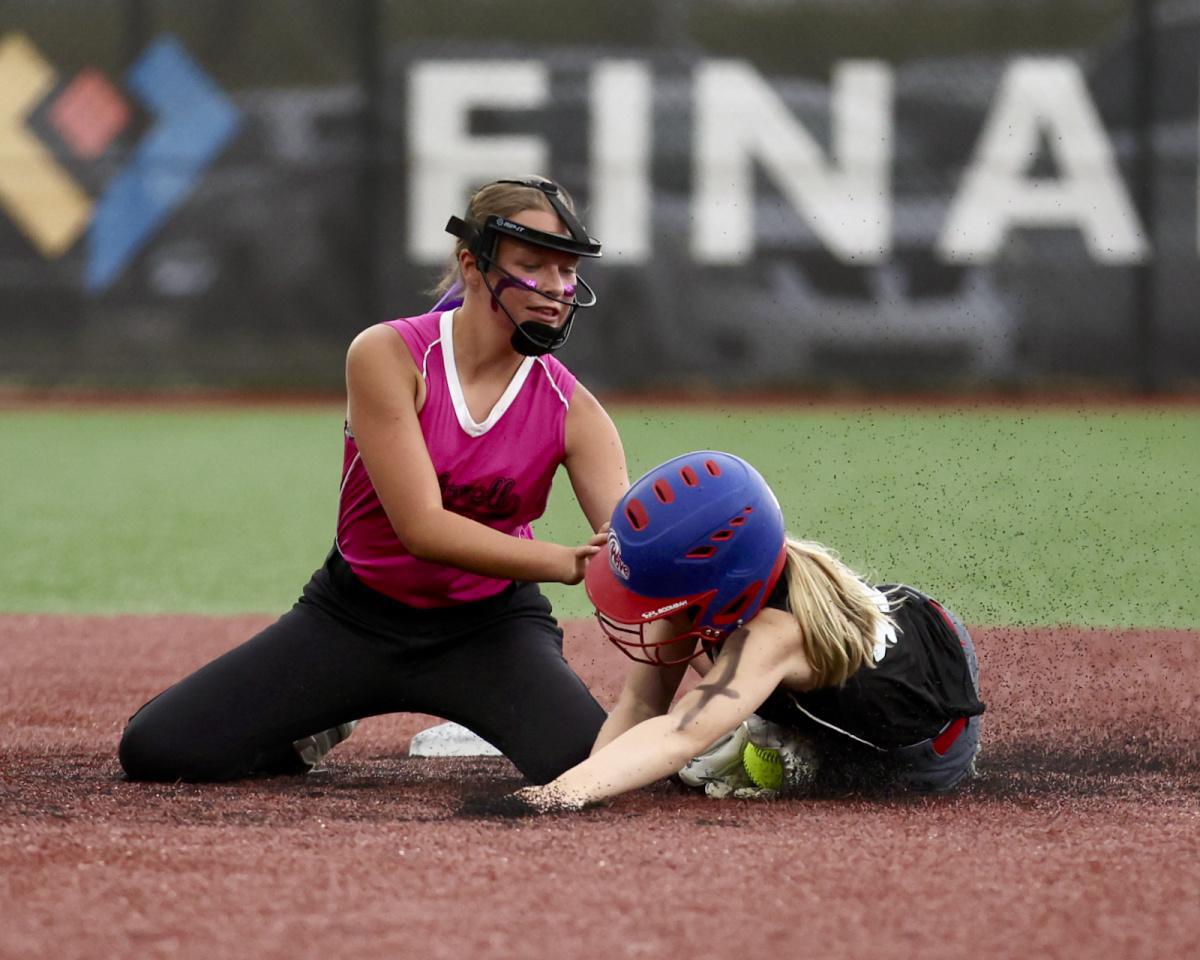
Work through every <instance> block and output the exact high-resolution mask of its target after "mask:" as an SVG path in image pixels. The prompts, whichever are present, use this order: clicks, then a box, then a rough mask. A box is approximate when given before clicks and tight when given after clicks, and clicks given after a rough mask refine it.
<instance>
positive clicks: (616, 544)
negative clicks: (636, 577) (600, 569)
mask: <svg viewBox="0 0 1200 960" xmlns="http://www.w3.org/2000/svg"><path fill="white" fill-rule="evenodd" d="M608 565H609V567H611V568H612V572H613V573H615V574H616V575H617V576H618V577H620V578H621V579H622V580H628V579H629V564H627V563H626V562H625V561H624V560H622V559H621V541H620V540H618V539H617V535H616V534H615V533H613V532H611V531H610V532H609V534H608Z"/></svg>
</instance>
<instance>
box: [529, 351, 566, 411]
mask: <svg viewBox="0 0 1200 960" xmlns="http://www.w3.org/2000/svg"><path fill="white" fill-rule="evenodd" d="M534 359H535V360H537V365H538V366H539V367H541V368H542V372H543V373H545V374H546V379H547V380H549V381H550V386H551V387H553V388H554V392H555V393H557V394H558V399H559V400H561V401H562V405H563V407H564V408H565V409H567V410H570V409H571V405H570V404H569V403H567V398H566V397H564V396H563V392H562V391H561V390H559V389H558V384H557V383H555V382H554V377H553V376H551V374H550V368H549V367H548V366H546V358H545V357H535V358H534Z"/></svg>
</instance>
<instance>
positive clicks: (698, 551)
mask: <svg viewBox="0 0 1200 960" xmlns="http://www.w3.org/2000/svg"><path fill="white" fill-rule="evenodd" d="M716 552H717V548H716V547H711V546H704V547H695V548H693V549H691V550H689V551H688V552H687V553H686V554H684V556H686V557H687V558H688V559H689V560H707V559H708V558H709V557H711V556H712V555H713V554H714V553H716Z"/></svg>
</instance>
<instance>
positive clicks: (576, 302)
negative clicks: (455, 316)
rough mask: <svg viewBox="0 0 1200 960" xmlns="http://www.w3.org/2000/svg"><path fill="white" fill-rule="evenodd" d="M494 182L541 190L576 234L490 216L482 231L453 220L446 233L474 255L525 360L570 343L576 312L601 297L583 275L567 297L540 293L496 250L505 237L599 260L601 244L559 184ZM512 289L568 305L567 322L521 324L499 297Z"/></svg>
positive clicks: (450, 221) (463, 221) (453, 218)
mask: <svg viewBox="0 0 1200 960" xmlns="http://www.w3.org/2000/svg"><path fill="white" fill-rule="evenodd" d="M493 182H494V183H510V184H514V185H516V186H521V187H528V188H529V189H532V190H539V191H541V193H542V195H543V196H544V197H545V198H546V200H547V201H548V202H549V203H550V206H551V207H552V208H553V210H554V213H555V215H556V216H557V217H558V218H559V219H560V220H561V221H562V222H563V223H564V224H566V227H567V230H568V232H569V233H570V234H571V235H570V236H569V237H564V236H562V235H561V234H557V233H548V232H546V231H544V230H537V229H534V228H533V227H527V226H525V225H524V224H521V223H517V222H516V221H514V220H511V219H510V218H508V217H503V216H497V215H492V216H489V217H488V218H487V219H486V220H485V221H484V224H483V226H482V228H480V227H476V226H475V225H474V224H472V223H470V222H469V221H467V220H464V219H462V218H461V217H451V218H450V219H449V221H448V222H447V223H446V232H447V233H450V234H453V235H454V236H456V237H458V238H459V239H460V240H462V241H463V242H464V245H465V246H466V249H467V250H468V251H469V252H470V253H471V254H473V255H474V256H475V259H476V262H477V264H478V265H479V267H480V271H479V272H480V275H481V276H482V277H483V283H484V286H486V287H487V290H488V293H490V294H491V295H492V303H493V305H494V306H499V308H500V309H501V310H503V311H504V315H505V316H506V317H508V319H509V322H511V323H512V325H513V327H514V329H513V336H512V346H513V349H515V350H516V351H517V352H518V353H521V354H524V355H525V356H541V355H543V354H546V353H550V352H552V351H554V350H557V349H559V347H561V346H562V345H563V344H565V343H566V342H567V339H568V338H569V337H570V335H571V329H572V327H573V326H574V323H575V311H576V310H578V309H580V308H581V307H582V308H585V309H586V308H588V307H594V306H595V305H596V301H597V297H596V293H595V291H594V290H593V289H592V288H591V287H590V286H589V285H588V283H587V281H585V280H584V279H583V278H582V277H578V276H577V277H576V283H575V285H574V286H573V287H571V288H570V289H568V290H567V291H564V292H565V293H566V296H565V297H564V298H562V299H560V298H558V297H554V296H551V295H550V294H548V293H545V292H543V291H541V290H539V289H538V288H537V284H536V283H534V282H533V281H530V280H528V279H526V278H523V277H518V276H516V275H515V274H513V273H511V272H510V271H508V270H506V269H505V268H504V267H502V266H500V264H499V263H497V262H496V249H497V247H498V246H499V244H500V238H501V237H502V236H504V237H510V238H512V239H514V240H519V241H520V242H522V243H528V244H531V245H533V246H536V247H544V248H546V249H548V250H556V251H558V252H559V253H566V254H569V255H571V256H576V257H599V256H600V241H598V240H596V239H595V238H593V237H589V236H588V234H587V231H586V230H585V229H584V228H583V224H582V223H580V222H579V218H578V217H577V216H575V214H574V213H572V212H571V210H570V208H568V207H567V205H566V204H565V203H564V202H563V200H562V197H561V196H560V195H559V188H558V184H556V183H554V182H553V181H552V180H496V181H493ZM493 269H495V270H496V271H498V272H499V273H501V274H502V275H503V278H502V279H501V280H500V282H499V283H497V284H496V285H495V286H494V287H493V286H492V284H491V283H490V282H489V281H488V278H487V275H488V273H489V272H490V271H491V270H493ZM508 287H517V288H518V289H524V290H528V291H530V292H531V293H536V294H538V295H539V296H541V297H544V298H545V299H546V300H549V301H551V302H552V303H557V304H560V305H562V306H565V307H567V308H568V312H567V318H566V320H564V321H563V323H562V325H561V326H559V327H555V326H552V325H551V324H548V323H539V322H537V321H535V320H527V321H526V322H525V323H517V321H516V319H515V318H514V317H513V315H512V314H511V313H509V312H508V308H507V307H505V306H504V304H503V303H501V302H500V294H501V293H503V292H504V290H506V289H507V288H508ZM581 290H582V292H583V294H584V297H583V298H582V299H581V298H580V296H579V291H581Z"/></svg>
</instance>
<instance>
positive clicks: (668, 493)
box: [654, 479, 675, 503]
mask: <svg viewBox="0 0 1200 960" xmlns="http://www.w3.org/2000/svg"><path fill="white" fill-rule="evenodd" d="M654 495H655V496H656V497H658V501H659V503H673V502H674V500H675V491H674V490H672V489H671V485H670V484H669V483H667V481H666V480H661V479H660V480H655V481H654Z"/></svg>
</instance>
